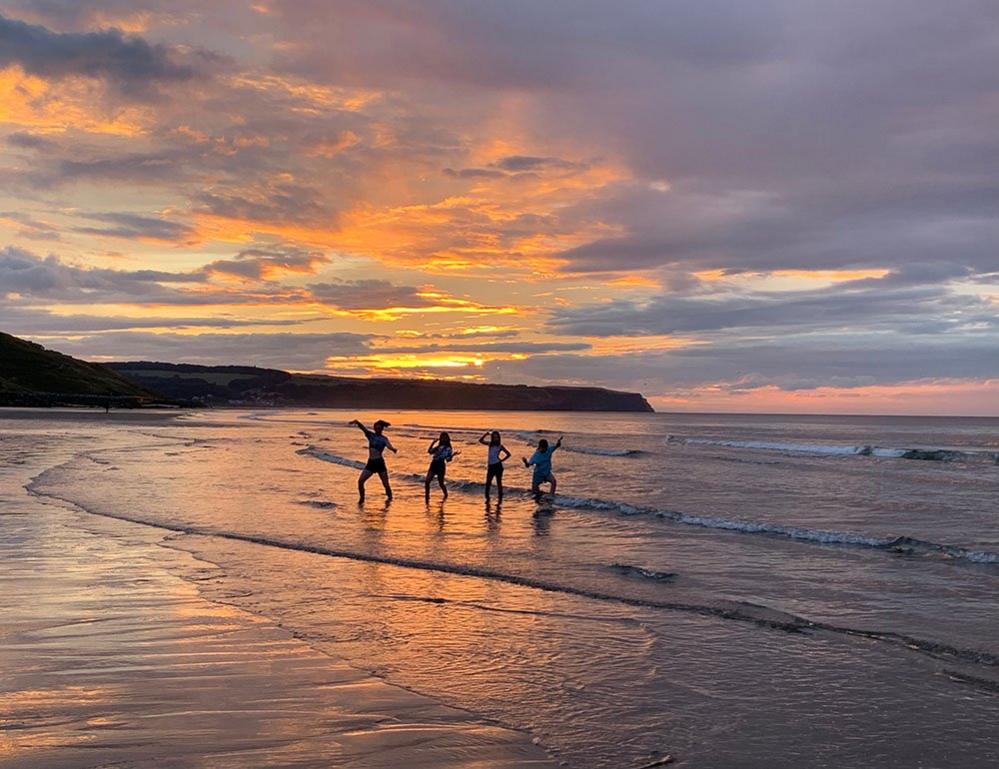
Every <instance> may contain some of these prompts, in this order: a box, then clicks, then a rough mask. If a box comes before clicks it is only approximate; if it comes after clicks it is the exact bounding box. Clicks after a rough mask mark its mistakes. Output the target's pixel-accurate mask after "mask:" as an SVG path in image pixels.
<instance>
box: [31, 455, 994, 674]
mask: <svg viewBox="0 0 999 769" xmlns="http://www.w3.org/2000/svg"><path fill="white" fill-rule="evenodd" d="M56 469H58V468H51V469H50V470H46V471H45V472H43V473H41V474H40V475H38V476H36V477H35V478H33V479H32V480H31V482H30V483H29V484H28V485H27V486H26V487H25V488H26V490H27V491H28V492H29V493H32V494H35V495H37V496H40V497H47V498H49V499H57V500H60V501H62V502H66V503H68V504H72V505H74V506H76V507H77V508H78V509H80V510H83V511H84V512H86V513H89V514H91V515H97V516H100V517H104V518H111V519H114V520H120V521H125V522H128V523H134V524H139V525H143V526H150V527H153V528H156V529H160V530H162V531H170V532H174V533H178V534H186V535H190V536H203V537H216V538H220V539H226V540H232V541H237V542H245V543H248V544H253V545H260V546H265V547H273V548H280V549H283V550H290V551H294V552H299V553H309V554H312V555H318V556H324V557H331V558H341V559H345V560H352V561H361V562H366V563H379V564H385V565H388V566H397V567H401V568H407V569H417V570H422V571H432V572H437V573H444V574H452V575H455V576H459V577H470V578H478V579H486V580H492V581H496V582H502V583H506V584H511V585H517V586H520V587H525V588H530V589H535V590H542V591H546V592H552V593H559V594H563V595H570V596H578V597H581V598H588V599H593V600H598V601H608V602H614V603H619V604H623V605H627V606H634V607H637V608H642V609H655V610H665V611H672V612H679V613H685V614H693V615H698V616H702V617H706V618H713V619H721V620H730V621H737V622H742V623H746V624H751V625H756V626H758V627H762V628H768V629H772V630H780V631H784V632H788V633H795V634H802V633H807V634H812V633H815V632H819V631H824V632H827V633H834V634H838V635H843V636H848V637H855V638H864V639H868V640H872V641H878V642H881V643H885V644H888V645H891V646H895V647H900V648H903V649H908V650H910V651H915V652H918V653H921V654H925V655H928V656H931V657H933V658H935V659H938V660H944V661H947V662H960V663H966V664H973V665H976V666H983V667H987V668H997V667H999V655H996V654H993V653H990V652H985V651H981V650H978V649H969V648H961V647H955V646H953V645H950V644H945V643H938V642H936V641H933V640H928V639H923V638H917V637H915V636H911V635H907V634H904V633H899V632H896V631H881V630H876V629H865V628H854V627H849V626H841V625H835V624H833V623H829V622H823V621H813V620H809V619H807V618H804V617H801V616H798V615H795V614H791V613H788V612H785V611H783V610H780V609H775V608H772V607H767V606H760V605H758V604H753V603H749V602H743V601H728V600H719V601H718V602H717V603H688V602H680V601H665V600H658V599H652V598H645V597H641V596H634V595H628V594H620V593H615V592H609V591H605V590H597V589H591V588H588V587H582V586H578V585H571V584H566V583H562V582H555V581H552V580H549V579H544V578H539V577H534V576H530V575H523V574H515V573H511V572H508V571H502V570H500V569H494V568H489V567H481V566H475V565H471V564H467V563H464V564H457V563H452V562H449V561H433V560H424V559H418V558H409V557H404V556H392V555H387V554H382V553H371V552H364V551H354V550H347V549H340V548H333V547H329V546H326V545H319V544H313V543H311V542H304V541H296V540H287V539H283V538H278V537H273V536H267V535H263V534H251V533H244V532H238V531H232V530H229V529H218V528H214V527H211V526H199V525H192V524H185V523H175V522H172V521H163V520H156V519H149V518H144V517H142V516H138V515H135V514H125V513H119V512H115V511H109V510H95V509H92V508H88V507H85V506H83V505H81V504H80V503H78V502H76V501H75V500H73V499H70V498H67V497H64V496H61V495H60V494H58V493H55V492H54V491H51V490H48V491H46V490H44V489H43V486H44V479H45V477H46V476H47V475H49V473H51V472H52V471H53V470H56ZM171 546H173V547H176V546H177V545H176V544H174V545H171ZM625 568H633V567H625ZM430 600H432V601H434V602H436V601H437V599H436V598H432V599H430ZM977 680H981V681H982V682H984V683H987V684H988V686H990V687H994V686H995V685H996V684H995V682H994V681H992V680H991V679H980V677H978V676H966V680H965V682H966V683H970V684H975V683H976V682H977Z"/></svg>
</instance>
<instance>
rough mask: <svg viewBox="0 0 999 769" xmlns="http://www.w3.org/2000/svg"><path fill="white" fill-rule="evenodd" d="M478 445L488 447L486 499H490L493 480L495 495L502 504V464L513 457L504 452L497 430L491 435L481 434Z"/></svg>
mask: <svg viewBox="0 0 999 769" xmlns="http://www.w3.org/2000/svg"><path fill="white" fill-rule="evenodd" d="M479 443H481V444H482V445H483V446H488V447H489V453H488V454H487V459H486V499H489V497H490V493H491V491H492V487H493V480H494V479H495V481H496V493H497V495H498V499H499V501H500V502H502V501H503V463H504V462H506V460H508V459H509V458H510V457H511V456H513V455H512V454H511V453H510V452H509V451H507V450H506V446H504V445H503V441H502V440H501V438H500V434H499V431H498V430H493V431H492V432H491V433H489V432H486V433H483V434H482V437H481V438H479Z"/></svg>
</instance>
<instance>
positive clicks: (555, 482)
mask: <svg viewBox="0 0 999 769" xmlns="http://www.w3.org/2000/svg"><path fill="white" fill-rule="evenodd" d="M548 477H549V478H550V479H551V482H552V496H553V497H554V496H555V489H557V488H558V481H556V480H555V476H554V475H549V476H548Z"/></svg>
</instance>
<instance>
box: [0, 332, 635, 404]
mask: <svg viewBox="0 0 999 769" xmlns="http://www.w3.org/2000/svg"><path fill="white" fill-rule="evenodd" d="M157 402H159V403H164V402H168V403H174V404H187V405H192V406H299V407H306V408H358V409H361V408H385V409H485V410H492V411H643V412H650V411H652V410H653V409H652V407H651V406H650V405H649V403H648V401H646V400H645V398H643V397H642V396H641V395H639V394H638V393H625V392H618V391H615V390H605V389H603V388H600V387H554V386H553V387H530V386H527V385H498V384H472V383H469V382H452V381H447V380H425V379H356V378H350V377H338V376H320V375H312V374H290V373H288V372H287V371H279V370H277V369H267V368H257V367H255V366H196V365H191V364H184V363H149V362H138V363H108V364H100V363H88V362H86V361H82V360H78V359H76V358H72V357H70V356H69V355H63V354H62V353H58V352H55V351H54V350H47V349H45V348H44V347H42V346H41V345H38V344H34V343H33V342H28V341H26V340H24V339H18V338H17V337H15V336H11V335H10V334H4V333H2V332H0V406H60V405H88V406H116V407H135V406H142V405H147V404H150V403H157Z"/></svg>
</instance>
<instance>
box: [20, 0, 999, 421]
mask: <svg viewBox="0 0 999 769" xmlns="http://www.w3.org/2000/svg"><path fill="white" fill-rule="evenodd" d="M0 179H2V185H0V329H2V330H4V331H7V332H10V333H13V334H17V335H20V336H25V337H28V338H31V339H33V340H35V341H38V342H41V343H43V344H45V345H46V346H48V347H52V348H55V349H58V350H60V351H63V352H66V353H70V354H73V355H78V356H81V357H85V358H87V359H90V360H97V361H101V360H137V359H146V360H168V361H174V362H191V363H244V364H255V365H263V366H272V367H277V368H285V369H290V370H296V371H321V372H329V373H338V374H345V375H360V376H370V375H391V376H397V375H399V376H421V377H424V376H429V377H454V378H466V379H470V380H481V381H496V382H526V383H532V384H533V383H571V384H578V383H586V384H597V385H602V386H607V387H614V388H621V389H628V390H638V391H641V392H643V393H644V394H646V395H647V396H648V397H649V399H650V401H651V402H652V403H653V404H654V405H655V406H656V407H657V408H659V409H667V410H670V409H676V410H726V411H732V410H738V411H806V412H851V413H864V412H879V413H930V414H999V3H996V2H995V0H953V2H949V3H941V2H939V0H863V1H862V2H861V1H855V0H837V1H835V2H834V1H833V0H824V1H822V2H815V1H812V0H755V1H753V2H748V1H747V0H683V1H680V2H676V1H671V0H658V1H653V0H610V1H607V2H603V1H598V0H502V1H500V0H495V1H493V2H473V1H472V0H420V1H419V2H416V1H415V0H413V1H411V2H403V1H401V0H396V1H392V0H339V1H337V2H328V1H322V2H320V1H319V0H284V1H282V0H245V1H244V2H236V1H235V0H211V1H210V2H205V0H199V2H189V1H188V0H169V1H168V0H104V1H103V2H89V1H88V0H7V1H6V2H4V1H3V0H0Z"/></svg>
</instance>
